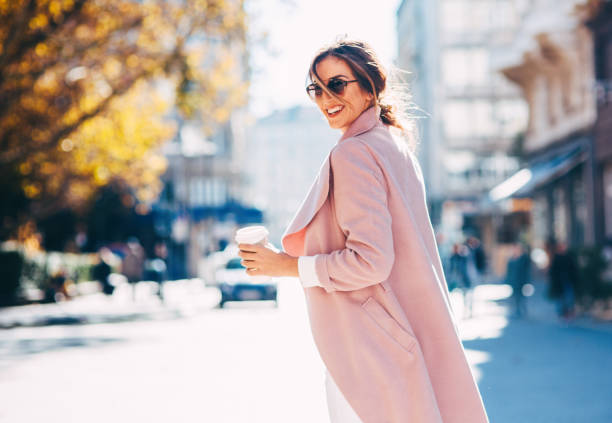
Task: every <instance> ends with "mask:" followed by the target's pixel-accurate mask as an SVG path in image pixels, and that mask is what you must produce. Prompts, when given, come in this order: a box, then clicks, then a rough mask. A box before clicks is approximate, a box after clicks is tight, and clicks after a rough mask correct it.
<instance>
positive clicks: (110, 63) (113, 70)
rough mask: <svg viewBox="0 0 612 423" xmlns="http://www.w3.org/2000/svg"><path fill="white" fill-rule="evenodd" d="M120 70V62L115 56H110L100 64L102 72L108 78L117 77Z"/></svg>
mask: <svg viewBox="0 0 612 423" xmlns="http://www.w3.org/2000/svg"><path fill="white" fill-rule="evenodd" d="M121 71H122V66H121V62H120V61H119V60H117V58H115V57H110V58H109V59H107V60H106V61H105V62H104V65H102V74H103V75H104V76H105V77H106V78H108V79H115V78H117V77H118V76H119V75H120V74H121Z"/></svg>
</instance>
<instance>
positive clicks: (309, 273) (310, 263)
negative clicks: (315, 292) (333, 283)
mask: <svg viewBox="0 0 612 423" xmlns="http://www.w3.org/2000/svg"><path fill="white" fill-rule="evenodd" d="M315 257H316V256H300V257H298V274H299V275H300V281H301V282H302V286H303V287H304V288H310V287H313V286H321V283H320V282H319V278H318V276H317V271H316V269H315Z"/></svg>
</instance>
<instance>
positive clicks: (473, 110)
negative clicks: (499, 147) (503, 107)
mask: <svg viewBox="0 0 612 423" xmlns="http://www.w3.org/2000/svg"><path fill="white" fill-rule="evenodd" d="M444 130H445V135H446V136H447V137H448V138H467V137H472V138H480V137H490V136H493V135H495V134H497V124H496V122H495V120H494V118H493V106H492V104H491V103H490V102H489V101H485V100H457V101H448V102H447V103H446V104H445V106H444Z"/></svg>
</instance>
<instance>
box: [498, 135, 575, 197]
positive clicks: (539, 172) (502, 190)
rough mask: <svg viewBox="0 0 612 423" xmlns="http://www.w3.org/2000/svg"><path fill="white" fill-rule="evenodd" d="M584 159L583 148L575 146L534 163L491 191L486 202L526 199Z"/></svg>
mask: <svg viewBox="0 0 612 423" xmlns="http://www.w3.org/2000/svg"><path fill="white" fill-rule="evenodd" d="M586 157H587V154H586V152H585V150H584V147H582V146H576V147H573V148H572V149H570V150H568V151H566V152H564V153H562V154H559V155H557V156H555V157H552V158H549V159H548V160H542V161H538V162H534V163H532V164H531V165H530V166H528V167H525V168H523V169H521V170H519V171H518V172H516V173H515V174H514V175H512V176H511V177H509V178H508V179H506V180H505V181H504V182H502V183H500V184H498V185H497V186H495V187H494V188H493V189H491V191H489V194H488V200H489V201H491V202H497V201H500V200H503V199H506V198H512V197H513V198H520V197H527V196H529V195H530V194H531V193H533V191H534V190H536V189H538V188H540V187H541V186H543V185H545V184H547V183H548V182H550V181H552V180H554V179H557V178H559V177H561V176H562V175H565V174H566V173H567V172H569V171H570V170H572V169H573V168H574V167H576V166H577V165H578V164H580V163H582V162H584V161H585V160H586Z"/></svg>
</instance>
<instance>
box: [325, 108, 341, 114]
mask: <svg viewBox="0 0 612 423" xmlns="http://www.w3.org/2000/svg"><path fill="white" fill-rule="evenodd" d="M340 110H342V106H336V107H334V108H333V109H327V113H329V114H332V113H336V112H339V111H340Z"/></svg>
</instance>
